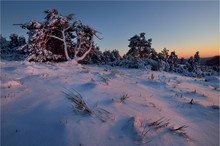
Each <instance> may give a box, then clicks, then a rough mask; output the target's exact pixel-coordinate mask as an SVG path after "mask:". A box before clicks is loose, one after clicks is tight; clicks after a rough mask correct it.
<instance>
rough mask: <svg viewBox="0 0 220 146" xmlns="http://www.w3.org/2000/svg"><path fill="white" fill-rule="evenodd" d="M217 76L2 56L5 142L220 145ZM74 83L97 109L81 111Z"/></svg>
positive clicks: (23, 145) (37, 145) (12, 145)
mask: <svg viewBox="0 0 220 146" xmlns="http://www.w3.org/2000/svg"><path fill="white" fill-rule="evenodd" d="M219 80H220V78H219V77H218V76H212V77H207V78H206V79H197V78H191V77H185V76H181V75H178V74H172V73H166V72H154V71H148V70H138V69H123V68H112V67H109V66H87V65H79V64H74V63H71V62H66V63H59V64H38V63H27V62H15V61H11V62H9V61H1V145H2V146H121V145H126V146H133V145H148V146H151V145H152V146H165V145H166V146H172V145H173V146H184V145H187V146H188V145H190V146H194V145H195V146H218V145H219V90H220V87H219ZM68 90H72V91H73V90H76V91H77V92H79V93H80V94H81V95H82V97H83V99H84V101H85V102H86V103H87V105H88V107H89V108H90V109H91V110H92V114H85V113H80V112H76V110H74V107H73V103H72V102H71V101H70V100H68V99H67V97H66V95H65V94H64V93H63V91H64V92H68ZM120 97H128V98H127V99H125V100H124V101H123V102H120V101H121V99H120ZM192 99H193V102H192V104H190V101H191V100H192ZM99 111H100V112H99ZM103 119H104V121H103ZM181 126H183V127H182V128H181Z"/></svg>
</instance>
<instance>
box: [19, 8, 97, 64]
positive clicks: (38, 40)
mask: <svg viewBox="0 0 220 146" xmlns="http://www.w3.org/2000/svg"><path fill="white" fill-rule="evenodd" d="M45 14H46V17H45V21H44V22H38V21H36V20H31V21H30V22H27V23H25V24H21V28H23V29H27V30H29V32H28V35H29V40H28V51H29V55H30V56H29V58H28V60H29V61H37V62H46V61H65V60H68V61H69V60H72V59H74V60H75V61H76V62H78V63H79V62H82V61H83V60H85V58H86V57H87V56H88V55H89V54H90V53H91V51H92V50H93V49H94V47H95V46H94V36H96V37H97V38H98V39H101V38H99V37H98V36H97V34H96V33H97V31H96V30H95V29H93V28H92V27H90V26H88V25H84V24H82V22H80V21H78V20H76V19H74V18H73V16H74V14H69V15H67V16H63V15H60V14H59V13H58V11H57V10H56V9H49V10H46V11H45Z"/></svg>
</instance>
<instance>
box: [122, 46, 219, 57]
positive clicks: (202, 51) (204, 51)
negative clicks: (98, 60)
mask: <svg viewBox="0 0 220 146" xmlns="http://www.w3.org/2000/svg"><path fill="white" fill-rule="evenodd" d="M167 49H168V50H169V54H170V52H172V51H175V52H176V54H177V56H178V58H181V57H183V58H189V57H191V56H194V55H195V53H196V52H197V51H199V55H200V57H202V58H204V57H213V56H217V55H220V50H219V47H218V46H217V47H214V46H213V48H211V47H209V48H205V47H203V48H202V47H201V48H200V47H193V49H192V48H190V49H185V48H180V49H173V48H170V49H169V48H167ZM128 50H129V49H122V50H120V51H119V52H120V55H121V56H123V55H124V54H126V53H127V52H128ZM155 50H156V51H157V53H159V52H161V51H162V50H163V49H161V48H159V49H155Z"/></svg>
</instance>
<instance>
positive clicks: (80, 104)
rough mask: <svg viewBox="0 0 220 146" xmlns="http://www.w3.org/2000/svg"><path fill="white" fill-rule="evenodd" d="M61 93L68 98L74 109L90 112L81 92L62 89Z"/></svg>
mask: <svg viewBox="0 0 220 146" xmlns="http://www.w3.org/2000/svg"><path fill="white" fill-rule="evenodd" d="M63 93H64V94H65V95H66V97H67V99H69V100H70V101H71V102H72V103H73V104H74V108H75V109H76V110H78V111H81V112H85V113H92V111H91V110H90V109H89V107H88V106H87V104H86V102H85V101H84V100H83V98H82V96H81V94H79V93H78V92H77V91H76V90H74V89H72V90H67V91H66V92H65V91H63Z"/></svg>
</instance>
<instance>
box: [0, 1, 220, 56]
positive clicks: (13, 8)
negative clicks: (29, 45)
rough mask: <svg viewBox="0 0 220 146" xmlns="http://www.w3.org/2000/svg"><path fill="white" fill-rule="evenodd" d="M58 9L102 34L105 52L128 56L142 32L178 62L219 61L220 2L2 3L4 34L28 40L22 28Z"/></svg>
mask: <svg viewBox="0 0 220 146" xmlns="http://www.w3.org/2000/svg"><path fill="white" fill-rule="evenodd" d="M49 8H56V9H57V10H58V11H59V13H60V14H62V15H68V14H70V13H74V14H75V18H76V19H78V20H81V21H82V23H83V24H88V25H90V26H91V27H93V28H95V29H96V30H98V31H99V32H101V33H102V34H99V36H101V37H103V38H104V39H102V40H98V39H96V40H95V43H96V44H97V45H98V46H100V48H101V50H102V51H104V50H114V49H117V50H119V52H120V53H121V54H125V53H126V52H127V51H128V50H129V47H128V44H129V41H128V39H129V38H131V37H132V36H134V35H135V34H140V33H141V32H145V33H146V35H145V36H146V38H147V39H148V38H152V40H153V41H152V48H154V49H155V50H156V51H157V52H160V51H161V50H163V48H167V49H168V50H170V52H171V51H175V52H176V54H177V55H178V57H185V58H187V57H190V56H192V55H194V54H195V52H196V51H199V52H200V55H201V57H208V56H214V55H219V54H220V51H219V46H220V40H219V1H199V0H197V1H52V0H51V1H46V2H45V1H1V34H2V35H3V36H4V37H8V36H9V35H10V34H12V33H17V34H19V35H26V32H27V31H26V30H22V29H21V28H20V27H19V26H13V24H16V23H25V22H28V21H30V20H32V19H35V20H38V21H41V22H43V21H44V17H45V14H44V13H43V11H44V10H47V9H49Z"/></svg>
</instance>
